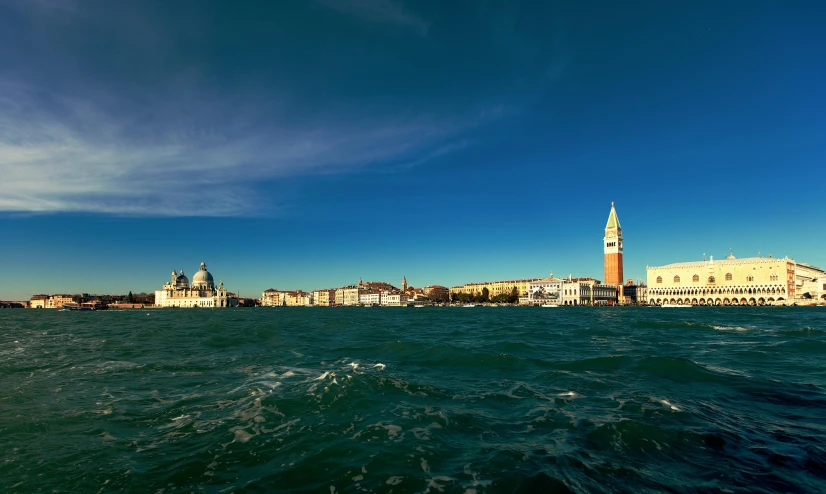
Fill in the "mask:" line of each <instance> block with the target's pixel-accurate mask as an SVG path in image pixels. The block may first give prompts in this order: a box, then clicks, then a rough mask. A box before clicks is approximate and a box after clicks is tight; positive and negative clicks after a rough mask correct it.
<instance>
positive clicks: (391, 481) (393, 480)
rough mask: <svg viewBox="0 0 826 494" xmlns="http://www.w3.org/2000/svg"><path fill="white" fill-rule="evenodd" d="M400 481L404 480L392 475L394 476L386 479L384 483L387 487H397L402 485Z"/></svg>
mask: <svg viewBox="0 0 826 494" xmlns="http://www.w3.org/2000/svg"><path fill="white" fill-rule="evenodd" d="M402 480H404V477H399V476H397V475H394V476H392V477H390V478H389V479H387V480H386V481H385V482H384V483H385V484H387V485H399V484H401V483H402Z"/></svg>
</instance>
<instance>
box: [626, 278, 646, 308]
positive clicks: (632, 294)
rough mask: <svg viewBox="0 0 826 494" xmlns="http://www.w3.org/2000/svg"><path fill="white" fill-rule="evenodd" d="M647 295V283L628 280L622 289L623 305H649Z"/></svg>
mask: <svg viewBox="0 0 826 494" xmlns="http://www.w3.org/2000/svg"><path fill="white" fill-rule="evenodd" d="M647 293H648V287H647V286H645V283H637V282H635V281H634V280H627V281H626V282H625V285H624V286H623V287H622V297H621V298H620V300H622V303H623V305H645V304H647V303H648V298H647V297H646V294H647Z"/></svg>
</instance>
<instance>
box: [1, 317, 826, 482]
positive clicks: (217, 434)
mask: <svg viewBox="0 0 826 494" xmlns="http://www.w3.org/2000/svg"><path fill="white" fill-rule="evenodd" d="M824 357H826V308H744V307H737V308H713V309H711V308H694V309H662V308H573V307H571V308H565V307H560V308H556V309H548V308H498V307H497V308H487V307H476V308H425V309H407V308H384V309H381V308H326V309H324V308H314V309H311V308H295V309H286V308H284V309H232V310H230V309H228V310H208V309H193V310H142V311H139V310H136V311H122V312H114V311H110V312H97V313H79V312H56V311H46V310H40V311H33V310H28V311H24V310H7V311H0V453H2V459H1V460H0V490H2V491H4V492H39V491H42V492H49V491H60V492H67V491H68V492H101V491H102V492H107V491H119V490H127V491H133V492H162V493H173V492H192V491H203V492H233V491H235V492H289V491H298V492H324V493H333V492H360V491H364V492H432V493H435V492H467V493H471V492H566V491H567V490H570V491H583V492H629V491H633V492H655V491H656V492H660V491H675V492H698V491H699V492H703V491H709V492H729V491H733V492H823V491H826V359H824Z"/></svg>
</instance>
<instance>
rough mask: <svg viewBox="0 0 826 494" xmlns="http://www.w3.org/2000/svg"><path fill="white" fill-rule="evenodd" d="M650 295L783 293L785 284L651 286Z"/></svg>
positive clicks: (784, 292)
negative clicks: (699, 286)
mask: <svg viewBox="0 0 826 494" xmlns="http://www.w3.org/2000/svg"><path fill="white" fill-rule="evenodd" d="M649 294H651V295H667V296H672V295H674V296H685V295H700V296H704V295H785V294H786V287H785V286H777V285H775V286H766V285H762V286H726V287H712V288H652V289H650V290H649Z"/></svg>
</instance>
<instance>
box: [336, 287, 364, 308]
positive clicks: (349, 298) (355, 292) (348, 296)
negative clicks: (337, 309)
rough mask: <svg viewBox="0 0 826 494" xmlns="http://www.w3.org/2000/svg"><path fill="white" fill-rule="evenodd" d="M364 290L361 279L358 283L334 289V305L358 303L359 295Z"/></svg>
mask: <svg viewBox="0 0 826 494" xmlns="http://www.w3.org/2000/svg"><path fill="white" fill-rule="evenodd" d="M363 291H365V289H364V287H363V285H362V284H361V281H359V285H350V286H345V287H341V288H339V289H337V290H336V305H348V306H350V305H359V303H360V301H359V296H360V295H361V293H362V292H363Z"/></svg>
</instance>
